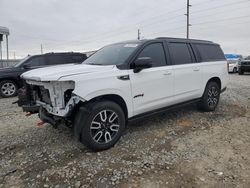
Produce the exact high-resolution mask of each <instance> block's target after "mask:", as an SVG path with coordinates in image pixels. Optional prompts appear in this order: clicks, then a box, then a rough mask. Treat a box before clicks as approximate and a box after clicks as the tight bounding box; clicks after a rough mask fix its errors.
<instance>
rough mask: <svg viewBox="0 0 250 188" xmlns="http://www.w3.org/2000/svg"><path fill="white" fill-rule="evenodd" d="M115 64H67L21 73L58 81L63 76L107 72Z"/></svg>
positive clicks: (26, 77) (31, 76)
mask: <svg viewBox="0 0 250 188" xmlns="http://www.w3.org/2000/svg"><path fill="white" fill-rule="evenodd" d="M113 67H114V65H109V66H100V65H87V64H67V65H57V66H51V67H46V68H39V69H35V70H31V71H28V72H25V73H23V74H22V75H21V77H22V78H24V79H26V80H36V81H57V80H59V79H60V78H62V77H67V76H72V75H80V74H91V73H94V72H105V71H106V70H110V69H112V68H113Z"/></svg>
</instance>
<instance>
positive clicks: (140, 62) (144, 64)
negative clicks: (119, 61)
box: [134, 57, 153, 73]
mask: <svg viewBox="0 0 250 188" xmlns="http://www.w3.org/2000/svg"><path fill="white" fill-rule="evenodd" d="M152 63H153V60H152V58H150V57H140V58H138V59H136V60H135V62H134V73H138V72H140V71H141V70H142V69H147V68H150V67H152Z"/></svg>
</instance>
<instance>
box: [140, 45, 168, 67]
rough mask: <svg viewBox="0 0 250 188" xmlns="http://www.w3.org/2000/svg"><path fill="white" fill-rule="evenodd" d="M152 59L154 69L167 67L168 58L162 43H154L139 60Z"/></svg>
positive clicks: (145, 49)
mask: <svg viewBox="0 0 250 188" xmlns="http://www.w3.org/2000/svg"><path fill="white" fill-rule="evenodd" d="M142 57H150V58H151V59H152V60H153V67H160V66H166V58H165V53H164V49H163V45H162V43H153V44H149V45H148V46H146V47H145V48H144V49H143V50H142V51H141V53H140V54H139V56H138V57H137V58H142Z"/></svg>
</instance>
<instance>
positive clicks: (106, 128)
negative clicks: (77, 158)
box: [74, 101, 125, 151]
mask: <svg viewBox="0 0 250 188" xmlns="http://www.w3.org/2000/svg"><path fill="white" fill-rule="evenodd" d="M86 112H87V113H86ZM79 114H81V115H79ZM76 117H77V118H78V119H76V121H75V125H74V129H75V134H76V135H79V139H80V141H81V142H82V143H83V144H84V145H86V146H87V147H89V148H90V149H92V150H95V151H98V150H105V149H109V148H111V147H113V146H114V145H115V144H116V142H117V141H118V140H119V139H120V137H121V135H122V133H123V130H124V128H125V116H124V112H123V110H122V109H121V107H120V106H119V105H118V104H116V103H114V102H111V101H99V102H94V103H92V104H88V105H86V106H85V107H83V108H79V111H78V115H77V116H76ZM79 118H80V119H79Z"/></svg>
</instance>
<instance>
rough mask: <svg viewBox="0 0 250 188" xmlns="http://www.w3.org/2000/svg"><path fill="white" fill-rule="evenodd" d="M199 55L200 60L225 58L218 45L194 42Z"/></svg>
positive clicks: (220, 59)
mask: <svg viewBox="0 0 250 188" xmlns="http://www.w3.org/2000/svg"><path fill="white" fill-rule="evenodd" d="M195 46H196V48H197V49H198V51H199V53H200V57H201V61H222V60H225V56H224V53H223V52H222V50H221V48H220V46H219V45H211V44H195Z"/></svg>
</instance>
